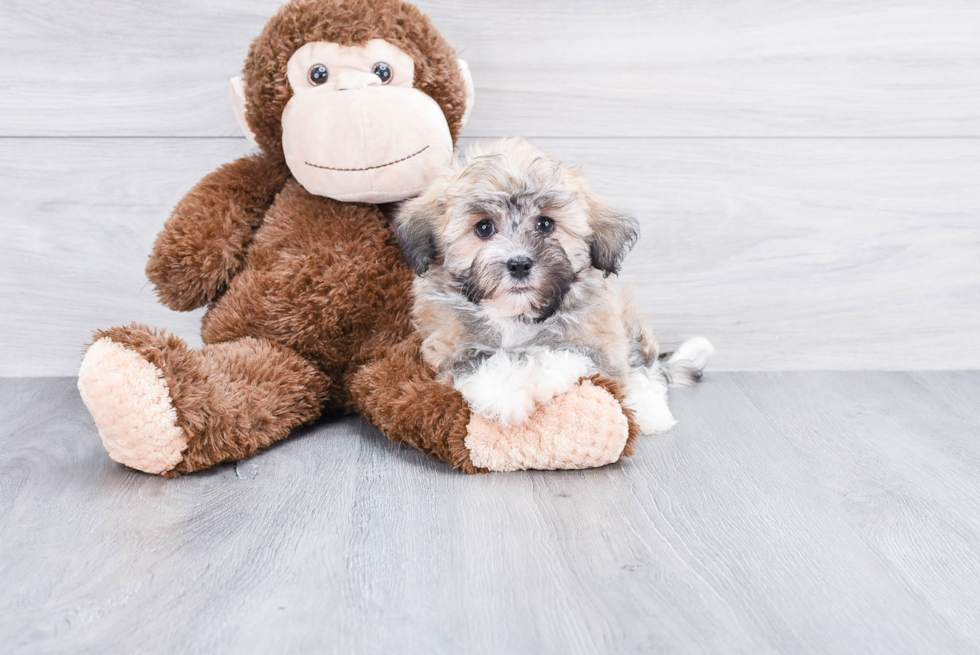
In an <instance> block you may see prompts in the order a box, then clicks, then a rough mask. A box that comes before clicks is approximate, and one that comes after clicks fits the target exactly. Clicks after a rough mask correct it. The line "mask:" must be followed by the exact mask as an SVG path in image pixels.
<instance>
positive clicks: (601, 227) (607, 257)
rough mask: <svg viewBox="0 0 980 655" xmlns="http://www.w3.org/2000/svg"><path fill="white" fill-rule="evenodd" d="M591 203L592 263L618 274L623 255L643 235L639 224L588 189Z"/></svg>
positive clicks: (603, 269) (590, 238) (590, 239)
mask: <svg viewBox="0 0 980 655" xmlns="http://www.w3.org/2000/svg"><path fill="white" fill-rule="evenodd" d="M586 198H587V203H588V206H589V210H588V211H589V226H590V227H591V228H592V235H591V236H589V239H588V241H589V254H590V255H591V257H592V265H593V266H595V267H596V268H598V269H599V270H600V271H604V272H605V273H606V276H607V277H608V276H609V274H610V273H613V274H618V273H619V266H620V264H622V263H623V258H624V257H626V255H627V254H628V253H629V251H630V250H632V249H633V246H634V245H636V240H637V239H638V238H639V237H640V225H639V223H637V221H636V219H635V218H633V217H632V216H629V215H628V214H624V213H622V212H620V211H617V210H615V209H613V208H612V207H610V206H609V205H607V204H606V203H605V202H603V201H602V200H600V199H599V198H598V196H596V195H595V192H594V191H592V189H590V188H589V189H587V193H586Z"/></svg>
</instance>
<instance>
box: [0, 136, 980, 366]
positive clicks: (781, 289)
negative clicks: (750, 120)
mask: <svg viewBox="0 0 980 655" xmlns="http://www.w3.org/2000/svg"><path fill="white" fill-rule="evenodd" d="M2 143H3V147H2V149H0V179H2V180H4V181H5V182H4V184H3V185H0V229H2V230H3V231H4V233H5V234H6V235H8V237H7V238H6V239H4V240H3V241H0V306H2V307H3V308H4V311H3V312H0V375H8V376H9V375H72V374H74V373H75V371H76V370H77V365H78V362H79V360H80V353H81V347H82V344H83V343H85V342H86V341H87V339H88V338H89V335H90V334H91V331H92V330H93V329H95V328H98V327H108V326H110V325H115V324H126V323H129V322H131V321H134V320H135V321H140V322H145V323H149V324H153V325H158V326H164V327H169V328H171V329H173V330H174V331H175V332H177V333H178V334H181V335H183V336H185V337H189V338H190V339H191V340H192V341H194V342H196V334H197V330H198V328H197V325H198V320H199V316H200V313H199V312H198V313H193V314H190V315H186V314H175V313H173V312H169V311H168V310H165V309H164V308H162V307H161V306H159V305H158V304H157V303H156V301H155V298H154V294H153V292H152V288H151V287H150V286H149V285H148V284H147V283H146V279H145V276H144V274H143V267H144V265H145V263H146V257H147V255H148V253H149V251H150V249H151V246H152V242H153V238H154V235H155V234H156V232H157V231H158V230H159V229H160V227H161V226H162V224H163V221H164V220H165V218H166V216H167V214H168V213H169V211H170V209H171V207H172V206H173V205H174V203H176V202H177V200H178V199H179V198H180V196H181V195H182V194H183V193H184V192H185V191H186V190H187V189H189V188H190V187H191V186H192V185H193V184H194V183H195V182H196V181H197V180H198V179H200V177H202V176H203V175H204V174H206V173H207V172H209V171H210V170H212V169H214V168H215V167H217V166H218V165H220V164H221V163H223V162H226V161H230V160H232V159H233V158H235V157H237V156H239V155H240V154H242V153H244V152H246V148H247V146H246V144H245V142H244V141H243V140H228V139H214V140H172V139H144V140H130V139H117V140H105V139H50V140H48V139H23V140H19V139H7V140H3V141H2ZM539 144H540V145H541V146H542V147H543V148H545V149H546V150H548V151H550V152H552V153H554V154H555V155H556V156H558V157H561V158H563V159H564V160H565V161H567V162H568V163H575V164H578V163H584V164H585V169H586V173H587V174H588V175H589V177H590V179H591V180H592V181H593V182H594V184H595V186H596V188H597V189H598V191H599V192H600V193H601V194H602V195H603V196H604V197H605V198H606V199H608V200H609V201H610V202H612V203H614V204H617V205H619V206H622V207H624V208H626V209H629V210H631V211H632V212H633V213H635V214H636V215H637V216H638V217H639V218H640V220H641V223H642V227H643V232H644V236H643V238H641V240H640V243H639V245H638V246H637V248H636V249H635V250H634V252H633V253H632V254H631V255H630V256H629V257H628V258H627V260H626V266H625V269H624V272H623V275H622V280H623V281H624V282H626V283H631V284H633V285H634V286H635V287H636V288H637V290H638V292H639V296H640V300H641V303H642V305H643V308H644V310H645V312H646V313H647V315H648V316H649V318H650V320H651V323H652V324H653V326H654V329H655V331H656V333H657V334H658V337H659V338H660V340H661V342H662V343H664V344H666V345H671V344H676V343H677V342H678V341H680V340H681V339H683V338H685V337H688V336H691V335H694V334H704V335H705V336H707V337H709V338H710V339H711V340H712V341H713V342H714V343H715V345H716V347H717V348H718V351H719V352H718V355H717V358H716V360H715V361H714V362H713V363H712V367H713V368H715V370H724V369H729V370H741V369H766V370H786V369H846V370H855V369H857V370H859V369H970V368H978V367H980V342H978V340H977V339H976V335H977V334H978V332H980V304H978V303H977V302H976V298H977V297H978V293H980V219H978V217H980V186H978V185H977V184H976V180H978V179H980V140H948V139H947V140H944V139H937V140H903V139H896V140H881V139H872V140H821V139H813V140H783V139H772V140H741V139H733V140H725V139H722V140H702V139H695V140H635V139H633V140H616V139H609V140H604V139H582V140H566V139H554V140H551V139H544V140H540V141H539Z"/></svg>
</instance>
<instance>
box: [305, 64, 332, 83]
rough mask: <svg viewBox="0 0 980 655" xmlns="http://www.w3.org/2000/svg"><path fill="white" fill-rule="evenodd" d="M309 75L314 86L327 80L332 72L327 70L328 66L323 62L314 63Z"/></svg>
mask: <svg viewBox="0 0 980 655" xmlns="http://www.w3.org/2000/svg"><path fill="white" fill-rule="evenodd" d="M307 77H308V78H309V79H310V84H312V85H313V86H320V85H321V84H323V83H324V82H326V81H327V78H328V77H330V73H329V72H328V71H327V67H326V66H324V65H323V64H313V66H311V67H310V72H309V74H308V75H307Z"/></svg>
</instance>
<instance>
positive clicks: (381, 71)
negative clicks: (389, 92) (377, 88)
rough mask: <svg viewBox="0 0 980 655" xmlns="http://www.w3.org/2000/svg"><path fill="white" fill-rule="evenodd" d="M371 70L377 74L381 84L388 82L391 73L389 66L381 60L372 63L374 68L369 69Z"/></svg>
mask: <svg viewBox="0 0 980 655" xmlns="http://www.w3.org/2000/svg"><path fill="white" fill-rule="evenodd" d="M371 72H372V73H374V74H375V75H377V76H378V77H379V78H380V79H381V83H382V84H387V83H388V82H390V81H391V76H392V74H393V73H392V70H391V66H389V65H388V64H386V63H384V62H383V61H379V62H378V63H376V64H375V65H374V68H373V69H371Z"/></svg>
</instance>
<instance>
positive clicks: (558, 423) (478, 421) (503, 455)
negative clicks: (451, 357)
mask: <svg viewBox="0 0 980 655" xmlns="http://www.w3.org/2000/svg"><path fill="white" fill-rule="evenodd" d="M468 431H469V436H467V437H466V442H465V445H466V448H467V449H468V450H469V451H470V459H471V460H472V461H473V464H474V465H476V466H479V467H482V468H485V469H488V470H490V471H519V470H521V469H546V470H555V469H584V468H591V467H594V466H604V465H606V464H611V463H613V462H615V461H618V460H619V457H620V455H621V454H622V452H623V448H625V447H626V440H627V438H628V436H629V424H628V423H627V421H626V417H625V416H624V415H623V412H622V410H621V409H620V405H619V403H618V402H617V401H616V399H615V398H613V396H612V394H610V393H609V392H608V391H606V390H605V389H601V388H599V387H597V386H595V385H594V384H592V382H590V381H588V380H583V381H582V383H581V385H580V387H579V388H578V389H577V391H576V393H574V394H566V395H564V396H561V397H559V398H557V399H556V400H554V402H552V403H549V404H547V405H542V406H539V407H538V408H537V409H536V410H535V411H534V413H533V414H532V415H531V420H530V421H528V422H527V423H525V424H523V425H519V426H516V427H511V428H508V429H504V428H502V427H501V426H500V424H499V423H497V422H495V421H492V420H490V419H487V418H486V417H484V416H481V415H479V414H473V417H472V418H471V419H470V423H469V426H468ZM559 434H560V435H561V438H560V439H556V438H555V436H554V435H559Z"/></svg>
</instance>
